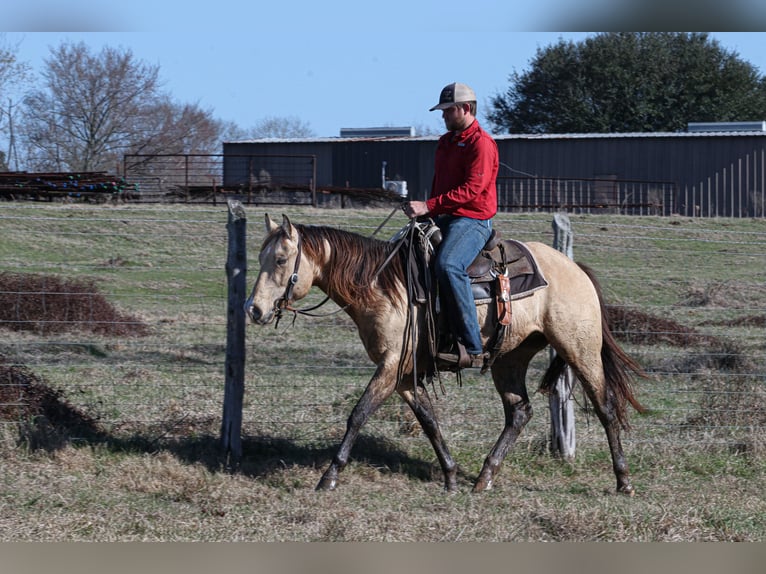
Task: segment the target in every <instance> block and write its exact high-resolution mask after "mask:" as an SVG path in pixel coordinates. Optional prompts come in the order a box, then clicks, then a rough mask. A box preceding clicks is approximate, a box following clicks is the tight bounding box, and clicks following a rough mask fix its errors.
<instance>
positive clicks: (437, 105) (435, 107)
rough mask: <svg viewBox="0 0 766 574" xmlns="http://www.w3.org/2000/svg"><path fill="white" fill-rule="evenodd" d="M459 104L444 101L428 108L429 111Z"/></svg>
mask: <svg viewBox="0 0 766 574" xmlns="http://www.w3.org/2000/svg"><path fill="white" fill-rule="evenodd" d="M455 105H457V104H456V103H454V102H453V103H444V104H436V105H435V106H434V107H433V108H431V109H430V110H428V111H429V112H433V111H434V110H446V109H447V108H451V107H452V106H455Z"/></svg>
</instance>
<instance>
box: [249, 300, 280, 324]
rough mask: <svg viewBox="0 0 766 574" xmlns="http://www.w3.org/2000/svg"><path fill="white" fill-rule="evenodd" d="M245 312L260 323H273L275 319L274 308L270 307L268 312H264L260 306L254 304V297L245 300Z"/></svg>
mask: <svg viewBox="0 0 766 574" xmlns="http://www.w3.org/2000/svg"><path fill="white" fill-rule="evenodd" d="M245 314H246V315H247V316H248V317H250V320H251V321H252V322H253V323H256V324H258V325H266V324H267V323H271V321H272V320H273V319H274V310H273V309H270V310H269V311H268V312H267V313H264V312H263V311H261V310H260V309H259V308H258V307H256V306H255V305H253V300H252V299H248V300H247V301H245Z"/></svg>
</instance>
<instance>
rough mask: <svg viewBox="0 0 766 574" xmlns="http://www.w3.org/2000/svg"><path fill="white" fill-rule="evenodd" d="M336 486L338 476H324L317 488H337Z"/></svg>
mask: <svg viewBox="0 0 766 574" xmlns="http://www.w3.org/2000/svg"><path fill="white" fill-rule="evenodd" d="M336 486H338V479H337V478H327V477H326V476H323V477H322V479H321V480H320V481H319V484H317V487H316V489H315V490H317V491H319V490H335V487H336Z"/></svg>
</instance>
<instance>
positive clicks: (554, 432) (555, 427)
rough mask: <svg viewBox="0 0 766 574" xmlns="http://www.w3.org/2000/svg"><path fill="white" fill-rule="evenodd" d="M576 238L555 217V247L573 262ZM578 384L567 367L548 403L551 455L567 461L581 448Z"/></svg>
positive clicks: (563, 220)
mask: <svg viewBox="0 0 766 574" xmlns="http://www.w3.org/2000/svg"><path fill="white" fill-rule="evenodd" d="M572 236H573V234H572V225H571V223H570V222H569V217H568V216H567V215H566V214H565V213H556V214H555V215H554V216H553V246H554V247H555V248H556V249H558V250H559V251H561V252H562V253H564V254H565V255H566V256H567V257H569V258H570V259H574V252H573V249H572ZM555 356H556V351H554V350H553V349H551V352H550V358H551V360H553V357H555ZM574 383H575V376H574V373H573V372H572V369H571V368H570V367H569V365H567V366H566V368H565V369H564V372H563V374H562V375H561V376H560V377H559V380H558V381H556V386H555V388H554V389H553V392H552V393H551V394H550V396H549V399H548V401H549V405H550V409H551V452H552V453H553V454H554V455H555V456H560V457H561V458H564V459H567V460H570V459H573V458H574V456H575V447H576V444H577V441H576V439H575V417H574V401H573V400H572V387H573V386H574Z"/></svg>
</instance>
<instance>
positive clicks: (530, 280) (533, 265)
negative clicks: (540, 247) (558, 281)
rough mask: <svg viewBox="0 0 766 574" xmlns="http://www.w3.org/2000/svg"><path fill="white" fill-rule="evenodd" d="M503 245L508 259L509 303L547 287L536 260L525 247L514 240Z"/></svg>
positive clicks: (505, 241) (504, 242)
mask: <svg viewBox="0 0 766 574" xmlns="http://www.w3.org/2000/svg"><path fill="white" fill-rule="evenodd" d="M503 245H504V247H505V253H506V256H507V257H508V276H509V278H510V280H511V301H513V300H515V299H522V298H523V297H527V296H529V295H531V294H532V293H534V292H535V291H537V290H538V289H543V288H544V287H547V286H548V281H546V279H545V276H544V275H543V272H542V271H540V268H539V267H538V265H537V260H536V259H535V257H534V255H532V253H531V252H530V251H529V249H527V246H526V245H524V244H523V243H521V242H520V241H516V240H515V239H506V240H504V241H503ZM512 254H513V256H512ZM516 254H518V257H516ZM514 258H515V260H514Z"/></svg>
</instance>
